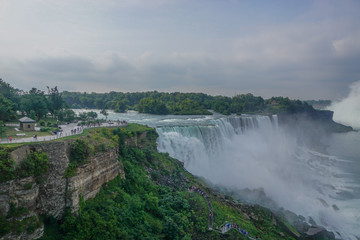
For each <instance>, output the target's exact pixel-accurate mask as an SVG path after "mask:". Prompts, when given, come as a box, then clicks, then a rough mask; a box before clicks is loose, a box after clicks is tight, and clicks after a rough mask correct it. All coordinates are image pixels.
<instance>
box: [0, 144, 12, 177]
mask: <svg viewBox="0 0 360 240" xmlns="http://www.w3.org/2000/svg"><path fill="white" fill-rule="evenodd" d="M14 166H15V161H14V160H13V159H12V158H11V157H10V151H9V150H8V149H5V148H1V149H0V183H1V182H5V181H8V180H11V179H14V177H15V171H14V170H15V169H14Z"/></svg>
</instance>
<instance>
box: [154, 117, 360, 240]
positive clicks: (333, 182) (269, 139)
mask: <svg viewBox="0 0 360 240" xmlns="http://www.w3.org/2000/svg"><path fill="white" fill-rule="evenodd" d="M249 119H250V118H249ZM249 119H247V120H246V121H244V120H241V117H238V118H237V117H233V118H232V120H231V121H230V120H229V118H224V119H220V120H217V121H216V122H215V126H180V127H163V128H158V129H157V131H158V133H159V139H158V149H159V150H160V151H162V152H168V153H169V154H170V155H171V156H172V157H175V158H177V159H179V160H181V161H183V162H184V163H185V167H186V168H187V169H188V170H189V171H190V172H191V173H193V174H196V175H198V176H202V177H205V178H206V179H207V180H208V181H210V182H211V183H213V184H215V185H218V186H222V187H224V188H227V189H232V190H233V191H234V192H240V191H241V190H242V189H246V188H248V189H251V190H254V189H262V190H263V191H264V193H265V194H266V196H267V197H269V198H270V199H272V200H273V201H274V202H275V203H276V204H277V205H278V206H279V207H284V208H285V209H288V210H291V211H293V212H295V213H296V214H301V215H302V216H304V217H306V218H307V220H309V217H311V218H313V219H314V220H315V221H316V223H317V224H320V225H323V226H326V227H327V228H328V229H330V230H332V231H338V232H340V233H341V234H342V237H343V238H344V239H352V238H351V234H349V233H353V234H358V235H359V234H360V233H359V232H356V231H359V230H354V229H356V228H357V227H359V223H358V222H356V217H355V216H353V215H351V213H349V212H348V211H346V209H345V208H346V207H345V203H344V202H343V201H341V200H339V193H342V191H344V190H346V189H347V187H348V183H347V182H346V180H344V179H343V178H341V177H339V176H342V175H343V174H345V173H344V172H343V171H342V170H341V169H340V168H339V165H340V164H341V162H342V161H344V160H343V159H339V158H337V157H335V156H330V155H327V154H324V153H320V152H317V151H314V150H312V149H309V148H308V147H307V146H305V145H302V144H301V141H300V142H299V139H298V138H297V136H298V135H304V133H300V132H298V131H301V129H300V130H299V129H296V130H295V129H293V130H291V128H283V127H279V126H278V124H277V118H276V117H274V116H273V117H272V119H271V118H270V117H266V116H258V117H254V118H253V119H252V120H251V121H250V120H249ZM319 137H320V136H319ZM333 206H336V208H337V207H339V208H340V210H336V208H335V209H334V207H333ZM349 214H350V215H349ZM353 223H355V226H352V224H353ZM358 229H359V228H358Z"/></svg>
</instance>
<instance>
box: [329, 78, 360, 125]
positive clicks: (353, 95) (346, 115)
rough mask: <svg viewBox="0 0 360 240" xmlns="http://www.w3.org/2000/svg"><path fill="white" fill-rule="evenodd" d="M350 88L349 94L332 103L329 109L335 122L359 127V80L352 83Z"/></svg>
mask: <svg viewBox="0 0 360 240" xmlns="http://www.w3.org/2000/svg"><path fill="white" fill-rule="evenodd" d="M350 89H351V90H350V93H349V95H348V96H347V97H346V98H344V99H342V100H340V101H338V102H335V103H333V104H332V105H331V106H330V107H329V110H332V111H334V120H335V121H336V122H339V123H342V124H345V125H350V126H352V127H353V128H356V129H360V81H357V82H355V83H353V84H352V85H351V86H350Z"/></svg>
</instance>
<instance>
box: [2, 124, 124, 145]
mask: <svg viewBox="0 0 360 240" xmlns="http://www.w3.org/2000/svg"><path fill="white" fill-rule="evenodd" d="M126 125H127V123H121V122H120V123H118V122H105V123H100V125H98V124H96V125H91V126H83V127H80V126H77V123H69V124H66V125H59V127H60V128H61V130H62V132H59V133H58V134H56V135H49V136H39V137H37V139H35V138H33V137H26V138H13V140H12V141H11V143H25V142H43V141H50V140H55V139H59V138H64V137H68V136H73V135H78V134H81V133H82V132H83V130H84V129H88V128H98V127H123V126H126ZM4 143H10V142H9V141H8V140H7V139H1V140H0V144H4Z"/></svg>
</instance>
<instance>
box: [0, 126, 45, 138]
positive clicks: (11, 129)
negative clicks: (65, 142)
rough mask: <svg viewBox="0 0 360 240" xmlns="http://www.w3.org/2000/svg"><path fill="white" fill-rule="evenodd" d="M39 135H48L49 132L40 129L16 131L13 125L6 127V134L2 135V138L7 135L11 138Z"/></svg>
mask: <svg viewBox="0 0 360 240" xmlns="http://www.w3.org/2000/svg"><path fill="white" fill-rule="evenodd" d="M16 134H25V136H16ZM35 134H36V135H37V136H38V137H40V136H49V135H51V134H50V133H49V132H40V131H22V130H20V131H16V130H15V127H7V130H6V134H4V136H2V138H6V137H7V136H11V137H12V138H13V139H17V138H27V137H32V136H34V135H35Z"/></svg>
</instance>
